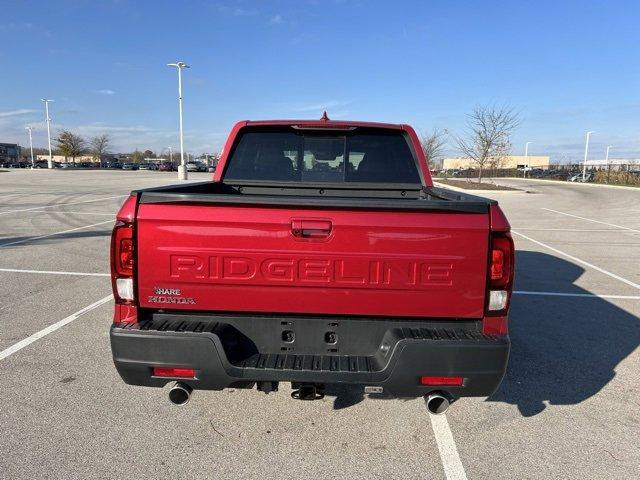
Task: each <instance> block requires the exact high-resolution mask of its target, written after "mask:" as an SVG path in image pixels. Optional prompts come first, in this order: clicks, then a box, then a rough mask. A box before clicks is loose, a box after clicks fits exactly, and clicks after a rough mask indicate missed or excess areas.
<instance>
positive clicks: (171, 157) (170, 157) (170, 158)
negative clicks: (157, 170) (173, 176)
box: [167, 147, 173, 163]
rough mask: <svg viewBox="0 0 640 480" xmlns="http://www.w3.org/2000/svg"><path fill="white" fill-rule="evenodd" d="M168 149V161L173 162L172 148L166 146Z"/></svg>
mask: <svg viewBox="0 0 640 480" xmlns="http://www.w3.org/2000/svg"><path fill="white" fill-rule="evenodd" d="M167 148H168V149H169V161H170V162H171V163H173V148H171V147H167Z"/></svg>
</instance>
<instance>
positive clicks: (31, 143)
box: [27, 126, 36, 168]
mask: <svg viewBox="0 0 640 480" xmlns="http://www.w3.org/2000/svg"><path fill="white" fill-rule="evenodd" d="M27 130H28V131H29V148H30V149H31V168H33V167H35V165H36V162H35V161H34V160H33V137H32V136H31V131H32V130H33V127H31V126H28V127H27Z"/></svg>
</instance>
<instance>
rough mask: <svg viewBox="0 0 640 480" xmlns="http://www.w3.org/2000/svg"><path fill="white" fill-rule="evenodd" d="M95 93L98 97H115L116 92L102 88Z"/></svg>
mask: <svg viewBox="0 0 640 480" xmlns="http://www.w3.org/2000/svg"><path fill="white" fill-rule="evenodd" d="M96 93H99V94H100V95H115V93H116V92H114V91H113V90H109V89H108V88H104V89H102V90H98V91H97V92H96Z"/></svg>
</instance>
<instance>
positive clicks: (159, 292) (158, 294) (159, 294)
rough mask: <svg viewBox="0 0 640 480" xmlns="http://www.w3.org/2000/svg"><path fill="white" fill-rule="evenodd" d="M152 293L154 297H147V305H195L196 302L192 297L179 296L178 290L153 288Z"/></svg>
mask: <svg viewBox="0 0 640 480" xmlns="http://www.w3.org/2000/svg"><path fill="white" fill-rule="evenodd" d="M153 293H155V295H149V298H148V302H149V303H169V304H174V305H195V304H196V301H195V299H193V298H192V297H183V296H181V293H182V292H181V291H180V289H179V288H161V287H154V288H153Z"/></svg>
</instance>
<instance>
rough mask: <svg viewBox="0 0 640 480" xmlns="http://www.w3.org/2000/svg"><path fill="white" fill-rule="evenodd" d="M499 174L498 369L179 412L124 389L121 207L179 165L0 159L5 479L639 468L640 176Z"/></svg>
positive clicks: (199, 397)
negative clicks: (621, 184)
mask: <svg viewBox="0 0 640 480" xmlns="http://www.w3.org/2000/svg"><path fill="white" fill-rule="evenodd" d="M209 176H210V174H204V173H203V174H197V175H192V178H194V179H196V180H205V179H207V178H209ZM501 182H502V183H504V184H508V185H511V186H515V187H517V188H523V189H524V191H520V192H492V193H491V194H489V195H488V196H491V197H493V198H497V199H499V201H500V203H501V205H502V207H503V209H504V210H505V212H506V214H507V216H508V217H509V219H510V221H511V224H512V227H513V230H514V238H515V242H516V247H517V250H518V251H517V279H516V294H515V295H514V300H513V306H512V310H511V319H512V320H511V337H512V342H513V349H512V356H511V360H510V365H509V370H508V373H507V376H506V378H505V380H504V382H503V384H502V386H501V387H500V389H499V390H498V391H497V392H496V393H495V394H494V395H493V396H492V397H490V398H489V399H486V400H485V399H464V400H461V401H459V402H457V403H455V404H454V405H453V406H452V407H451V409H450V410H449V411H448V413H447V414H446V416H442V417H437V418H432V417H429V416H428V414H427V412H426V409H425V407H424V402H423V401H421V400H412V401H388V400H385V401H383V400H373V399H368V398H366V399H361V398H357V397H353V396H351V395H349V392H344V394H342V395H339V396H337V397H335V398H334V397H326V398H325V399H323V400H322V401H317V402H295V401H293V400H291V398H290V397H289V389H288V388H286V387H284V386H283V388H281V390H280V391H279V392H278V393H276V394H271V395H269V396H265V395H264V394H262V393H259V392H256V391H240V390H235V391H234V390H228V391H223V392H196V393H195V395H194V396H193V398H192V400H191V402H190V403H189V404H188V405H187V406H186V407H183V408H177V407H174V406H172V405H171V404H170V403H169V402H168V400H167V398H166V391H162V390H159V389H144V388H136V387H129V386H127V385H125V384H124V383H123V382H122V381H121V380H120V378H119V377H118V375H117V373H116V371H115V369H114V368H113V365H112V362H111V352H110V348H109V336H108V330H109V326H110V323H111V315H112V304H111V301H110V298H109V295H110V293H111V287H110V279H109V276H108V271H109V258H108V246H109V235H110V230H111V227H112V224H113V217H114V214H115V212H116V211H117V210H118V207H119V205H120V204H121V203H122V201H123V200H124V198H125V196H126V195H127V194H128V192H129V191H130V190H132V189H134V188H141V187H151V186H158V185H161V184H169V183H175V174H174V173H161V172H144V171H134V172H113V171H111V172H110V171H104V172H102V171H97V172H93V171H51V172H49V171H29V170H18V171H11V172H9V173H0V284H1V285H2V295H1V298H2V302H1V303H0V376H1V378H2V388H1V389H0V478H2V479H35V478H47V479H51V478H61V479H62V478H64V479H74V478H82V479H87V478H97V479H104V478H127V479H129V478H136V479H147V478H149V479H150V478H154V479H157V478H216V479H220V478H256V479H270V478H278V479H285V478H296V479H299V478H306V477H309V478H322V479H324V478H349V479H356V478H367V479H370V478H385V479H388V478H404V479H409V478H416V479H418V478H420V479H424V478H445V477H446V478H449V479H453V478H458V479H459V478H469V479H471V478H637V476H638V472H639V471H640V443H639V442H638V438H640V352H639V350H638V345H639V344H640V318H639V317H640V190H630V189H619V188H609V187H595V186H591V185H575V184H568V183H567V184H553V183H545V182H536V181H523V180H502V181H501ZM525 191H528V192H531V193H526V192H525ZM86 307H91V308H89V309H86ZM83 309H85V310H86V311H84V313H83ZM78 313H81V314H80V315H78ZM52 325H53V326H54V327H52V328H51V329H49V330H44V334H42V336H41V337H40V338H37V337H36V338H34V337H32V336H33V335H34V334H36V333H37V332H42V331H43V329H46V328H47V327H49V326H52ZM21 342H22V343H21ZM18 347H23V348H18ZM634 472H635V473H634Z"/></svg>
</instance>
